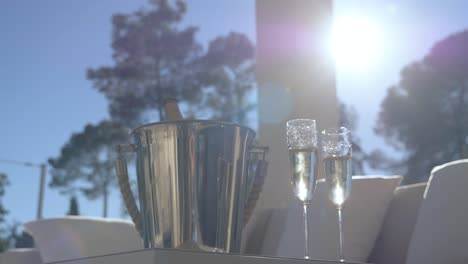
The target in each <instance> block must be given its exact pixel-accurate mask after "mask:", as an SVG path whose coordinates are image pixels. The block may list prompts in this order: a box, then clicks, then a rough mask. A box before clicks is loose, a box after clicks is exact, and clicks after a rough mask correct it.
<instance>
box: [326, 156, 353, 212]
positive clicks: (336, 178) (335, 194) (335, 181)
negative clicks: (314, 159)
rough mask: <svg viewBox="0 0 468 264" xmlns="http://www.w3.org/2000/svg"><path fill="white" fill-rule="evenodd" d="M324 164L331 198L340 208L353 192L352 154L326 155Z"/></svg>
mask: <svg viewBox="0 0 468 264" xmlns="http://www.w3.org/2000/svg"><path fill="white" fill-rule="evenodd" d="M324 164H325V177H326V180H327V185H328V192H329V196H330V199H331V201H332V202H333V203H334V204H335V205H336V206H337V207H338V208H340V207H341V206H342V205H343V203H344V202H345V201H346V199H348V197H349V194H350V192H351V177H352V176H351V156H329V157H325V158H324Z"/></svg>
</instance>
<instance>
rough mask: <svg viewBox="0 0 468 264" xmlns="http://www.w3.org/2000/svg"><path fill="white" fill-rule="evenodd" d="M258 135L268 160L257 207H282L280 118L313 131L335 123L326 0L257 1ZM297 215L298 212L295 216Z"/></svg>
mask: <svg viewBox="0 0 468 264" xmlns="http://www.w3.org/2000/svg"><path fill="white" fill-rule="evenodd" d="M256 19H257V81H258V85H259V94H258V103H259V123H260V124H259V139H260V143H261V144H262V145H266V146H269V147H270V154H269V156H268V158H269V161H270V164H269V168H268V177H267V179H266V181H265V185H264V189H263V194H262V198H261V200H260V203H259V206H260V207H263V208H274V207H286V206H287V205H288V204H289V203H290V202H291V199H293V195H292V188H291V186H290V181H289V175H288V152H287V147H286V135H285V134H286V133H285V125H286V121H287V120H289V119H293V118H311V119H315V120H317V125H318V129H319V131H321V130H322V129H324V128H327V127H333V126H336V125H337V123H338V121H337V120H338V109H337V99H336V89H335V77H334V68H333V63H332V61H331V57H330V52H329V50H328V43H327V40H328V39H329V38H328V36H329V33H330V28H331V19H332V1H331V0H287V1H285V0H257V1H256ZM298 217H299V216H298Z"/></svg>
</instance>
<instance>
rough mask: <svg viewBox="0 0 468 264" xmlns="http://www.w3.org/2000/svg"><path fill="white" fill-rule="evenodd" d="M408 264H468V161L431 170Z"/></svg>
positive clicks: (412, 239) (460, 161) (452, 163)
mask: <svg viewBox="0 0 468 264" xmlns="http://www.w3.org/2000/svg"><path fill="white" fill-rule="evenodd" d="M406 263H408V264H420V263H424V264H431V263H468V160H458V161H454V162H449V163H446V164H444V165H442V166H438V167H435V168H434V169H433V170H432V172H431V177H430V179H429V182H428V187H427V189H426V193H425V194H424V201H423V203H422V205H421V208H420V210H419V215H418V220H417V222H416V227H415V230H414V232H413V236H412V238H411V242H410V246H409V249H408V257H407V260H406Z"/></svg>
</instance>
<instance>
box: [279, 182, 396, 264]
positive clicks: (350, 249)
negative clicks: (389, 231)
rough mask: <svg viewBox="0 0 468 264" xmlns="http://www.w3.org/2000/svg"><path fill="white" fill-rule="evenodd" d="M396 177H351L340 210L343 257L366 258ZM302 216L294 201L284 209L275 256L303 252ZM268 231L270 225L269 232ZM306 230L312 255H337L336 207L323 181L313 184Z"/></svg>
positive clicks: (322, 257) (300, 253) (364, 259)
mask: <svg viewBox="0 0 468 264" xmlns="http://www.w3.org/2000/svg"><path fill="white" fill-rule="evenodd" d="M400 181H401V177H400V176H386V177H385V176H354V177H353V181H352V189H351V196H350V198H349V199H348V201H347V202H346V203H345V205H344V210H343V229H344V256H345V259H346V260H348V261H357V262H366V260H367V258H368V256H369V254H370V252H371V250H372V248H373V246H374V242H375V240H376V237H377V235H378V233H379V230H380V227H381V225H382V222H383V218H384V216H385V212H386V210H387V207H388V205H389V203H390V200H391V199H392V196H393V191H394V190H395V188H396V187H397V186H398V185H399V184H400ZM302 219H303V217H302V207H301V205H300V204H299V202H298V201H295V202H294V203H293V204H291V206H290V208H289V210H288V216H287V219H286V226H285V227H284V230H283V233H282V237H281V240H280V243H279V246H278V249H277V251H276V255H277V256H282V257H295V258H302V257H303V256H304V255H303V254H304V229H303V228H304V226H303V220H302ZM280 230H281V229H280ZM272 231H273V230H271V229H270V232H272ZM278 232H279V231H278ZM309 234H310V236H309V237H310V240H309V241H310V242H309V243H310V244H309V250H310V257H311V258H312V259H324V260H337V259H338V257H339V256H338V255H339V232H338V216H337V210H336V209H335V207H334V205H333V204H332V203H331V201H330V200H329V197H328V193H327V186H326V183H325V182H324V181H320V182H319V183H318V184H317V189H316V193H315V195H314V199H313V200H312V202H311V203H310V205H309Z"/></svg>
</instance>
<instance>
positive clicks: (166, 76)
mask: <svg viewBox="0 0 468 264" xmlns="http://www.w3.org/2000/svg"><path fill="white" fill-rule="evenodd" d="M150 3H151V6H152V9H150V10H146V9H141V10H139V11H137V12H135V13H133V14H116V15H114V16H113V19H112V23H113V34H112V48H113V50H114V53H113V59H114V62H115V64H114V65H113V66H106V67H100V68H98V69H90V70H88V78H89V79H90V80H92V81H93V82H94V86H95V87H96V88H97V89H98V90H99V91H100V92H102V93H104V94H105V95H106V97H107V98H108V100H109V105H110V106H109V108H110V113H111V116H112V118H113V119H115V120H119V121H122V122H124V123H125V124H129V125H131V126H134V125H137V124H139V123H142V122H145V121H147V120H145V116H144V114H145V111H146V110H157V111H158V112H159V115H160V119H163V118H164V116H163V111H162V106H163V105H162V104H163V101H164V99H165V98H166V97H172V98H176V99H178V100H179V101H183V102H189V103H190V102H192V101H197V100H198V99H199V98H198V97H199V96H198V94H199V93H198V91H199V87H197V86H196V82H195V78H192V77H193V74H194V70H193V67H194V66H195V60H196V59H197V58H198V54H199V53H200V51H201V47H200V46H199V44H198V43H197V42H196V41H195V33H196V32H197V28H195V27H187V28H184V29H180V27H179V23H180V21H181V20H182V17H183V15H184V14H185V12H186V5H185V3H184V2H182V1H176V2H175V4H171V3H169V1H167V0H153V1H150Z"/></svg>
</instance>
